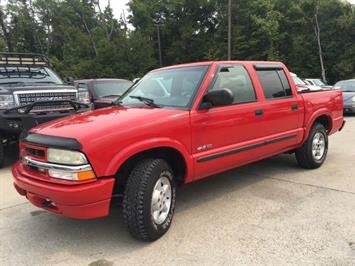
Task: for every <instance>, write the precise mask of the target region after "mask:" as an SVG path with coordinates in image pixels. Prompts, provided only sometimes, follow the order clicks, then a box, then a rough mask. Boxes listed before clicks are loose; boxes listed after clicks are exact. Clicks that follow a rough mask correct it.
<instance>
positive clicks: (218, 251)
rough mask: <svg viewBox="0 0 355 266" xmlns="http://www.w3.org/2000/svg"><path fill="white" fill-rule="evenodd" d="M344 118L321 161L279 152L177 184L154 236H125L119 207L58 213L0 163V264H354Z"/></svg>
mask: <svg viewBox="0 0 355 266" xmlns="http://www.w3.org/2000/svg"><path fill="white" fill-rule="evenodd" d="M346 120H347V121H348V122H347V125H346V128H345V129H344V130H343V131H342V132H341V133H339V134H336V135H334V136H332V137H331V138H330V150H329V155H328V159H327V161H326V163H325V164H324V166H323V167H322V168H321V169H318V170H314V171H307V170H303V169H300V168H299V167H298V166H297V164H296V161H295V159H294V157H293V156H290V155H281V156H277V157H274V158H271V159H268V160H265V161H261V162H258V163H255V164H252V165H249V166H246V167H242V168H240V169H237V170H234V171H230V172H228V173H225V174H222V175H217V176H214V177H211V178H209V179H207V180H204V181H201V182H197V183H194V184H192V185H188V186H186V187H184V188H182V189H180V191H179V193H178V202H177V210H176V214H175V217H174V221H173V225H172V227H171V229H170V231H169V232H168V234H167V235H165V236H164V237H163V238H162V239H160V240H159V241H157V242H155V243H151V244H148V243H141V242H138V241H136V240H133V239H132V238H131V237H130V236H129V234H128V233H127V231H126V227H125V225H124V224H123V221H122V216H121V212H120V208H119V207H116V208H115V209H114V210H113V212H112V213H111V215H110V216H109V217H107V218H104V219H98V220H90V221H81V220H72V219H68V218H64V217H59V216H56V215H54V214H50V213H47V212H44V211H41V210H40V209H37V208H35V207H34V206H32V205H30V204H29V203H27V201H26V200H25V199H24V198H22V197H20V196H18V195H17V194H16V192H15V190H14V189H13V187H12V180H11V179H12V177H11V173H10V169H9V168H6V169H3V170H0V265H26V264H27V265H52V264H60V265H88V264H91V265H127V264H128V265H133V264H134V265H136V264H149V265H186V264H190V265H191V264H203V265H207V264H208V265H215V264H217V263H218V264H229V265H230V264H253V265H255V264H269V265H271V264H273V265H275V264H278V265H284V264H286V263H287V264H298V265H300V264H311V263H312V264H321V265H324V264H325V265H330V264H331V265H334V264H338V265H355V116H352V117H347V118H346ZM10 161H11V159H10ZM9 163H11V162H9Z"/></svg>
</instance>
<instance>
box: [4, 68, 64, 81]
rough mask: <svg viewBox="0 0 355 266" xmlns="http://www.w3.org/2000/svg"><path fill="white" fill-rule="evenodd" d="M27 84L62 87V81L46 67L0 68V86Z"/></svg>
mask: <svg viewBox="0 0 355 266" xmlns="http://www.w3.org/2000/svg"><path fill="white" fill-rule="evenodd" d="M29 83H43V84H58V85H62V84H63V81H62V80H61V79H60V78H59V77H58V76H57V75H56V74H55V73H54V72H53V71H52V70H51V69H49V68H47V67H20V66H19V67H4V66H1V67H0V86H14V85H18V84H29Z"/></svg>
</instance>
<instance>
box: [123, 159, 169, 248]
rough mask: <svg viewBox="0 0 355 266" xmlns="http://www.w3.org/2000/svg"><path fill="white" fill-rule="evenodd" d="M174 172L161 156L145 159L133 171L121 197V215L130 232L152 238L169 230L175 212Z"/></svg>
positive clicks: (139, 236)
mask: <svg viewBox="0 0 355 266" xmlns="http://www.w3.org/2000/svg"><path fill="white" fill-rule="evenodd" d="M175 200H176V185H175V181H174V174H173V171H172V170H171V168H170V166H169V165H168V163H167V162H166V161H164V160H162V159H146V160H143V161H141V162H139V163H138V164H137V165H136V166H135V167H134V169H133V170H132V172H131V174H130V176H129V178H128V182H127V185H126V189H125V192H124V198H123V216H124V220H125V223H126V224H127V226H128V230H129V232H130V233H131V235H132V236H133V237H135V238H137V239H140V240H145V241H154V240H157V239H158V238H160V237H161V236H163V235H164V234H165V233H166V232H167V231H168V229H169V227H170V224H171V222H172V218H173V215H174V208H175Z"/></svg>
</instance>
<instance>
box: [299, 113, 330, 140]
mask: <svg viewBox="0 0 355 266" xmlns="http://www.w3.org/2000/svg"><path fill="white" fill-rule="evenodd" d="M321 116H326V117H327V118H328V121H329V130H328V131H329V132H330V131H331V129H332V127H333V123H332V116H331V114H330V112H329V110H328V109H327V108H322V109H319V110H317V111H316V112H314V113H313V114H312V116H311V117H310V119H309V120H308V122H307V124H306V127H305V136H304V140H306V139H307V138H308V136H309V132H310V131H311V128H312V126H313V124H314V122H315V121H316V120H317V119H318V118H319V117H321Z"/></svg>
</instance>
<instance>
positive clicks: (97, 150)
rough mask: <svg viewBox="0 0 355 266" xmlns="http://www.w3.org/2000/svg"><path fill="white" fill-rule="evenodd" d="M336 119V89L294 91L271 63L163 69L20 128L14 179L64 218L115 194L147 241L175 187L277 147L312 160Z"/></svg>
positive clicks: (167, 217)
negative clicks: (73, 111) (80, 110)
mask: <svg viewBox="0 0 355 266" xmlns="http://www.w3.org/2000/svg"><path fill="white" fill-rule="evenodd" d="M344 123H345V122H344V119H343V99H342V93H341V91H339V90H329V91H317V92H309V91H308V92H307V93H303V94H299V93H298V92H297V89H296V86H295V84H294V82H293V81H292V78H291V75H290V73H289V71H288V70H287V68H286V67H285V66H284V65H283V64H282V63H280V62H244V61H226V62H203V63H194V64H185V65H177V66H172V67H166V68H162V69H158V70H154V71H151V72H150V73H148V74H147V75H146V76H145V77H144V78H143V79H141V80H140V81H139V82H138V83H136V84H135V85H134V86H132V88H130V89H129V90H128V91H127V92H126V93H124V94H123V95H122V97H121V98H120V100H119V101H117V103H116V106H113V107H109V108H104V109H101V110H96V111H91V112H87V113H84V114H79V115H73V116H71V117H68V118H64V119H60V120H57V121H54V122H49V123H47V124H43V125H40V126H38V127H35V128H34V129H32V130H31V131H30V132H28V134H27V135H26V136H23V139H22V141H21V143H20V156H21V159H20V161H19V162H17V163H16V164H15V165H14V166H13V169H12V171H13V175H14V177H15V178H14V185H15V188H16V189H17V191H18V192H19V193H20V194H21V195H24V196H26V197H27V198H28V200H29V201H30V202H32V203H33V204H34V205H36V206H38V207H40V208H43V209H46V210H48V211H50V212H53V213H57V214H60V215H64V216H68V217H73V218H82V219H88V218H97V217H103V216H107V215H108V214H109V210H110V203H111V199H112V198H120V197H121V199H122V205H123V213H124V220H125V222H126V224H127V226H128V229H129V231H130V233H131V234H132V235H133V236H134V237H136V238H138V239H142V240H147V241H153V240H156V239H158V238H159V237H161V236H162V235H163V234H164V233H165V232H166V231H167V230H168V229H169V226H170V224H171V222H172V218H173V213H174V207H175V200H176V187H177V186H178V185H180V184H186V183H190V182H192V181H196V180H199V179H201V178H204V177H207V176H210V175H213V174H217V173H220V172H223V171H226V170H228V169H232V168H235V167H238V166H241V165H245V164H248V163H251V162H255V161H258V160H261V159H264V158H267V157H270V156H274V155H277V154H281V153H290V154H292V153H295V154H296V159H297V161H298V163H299V165H300V166H301V167H304V168H308V169H315V168H318V167H320V166H321V165H322V164H323V162H324V160H325V158H326V156H327V152H328V136H329V135H331V134H333V133H335V132H337V131H339V130H341V129H342V127H343V126H344ZM236 178H237V177H236Z"/></svg>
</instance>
